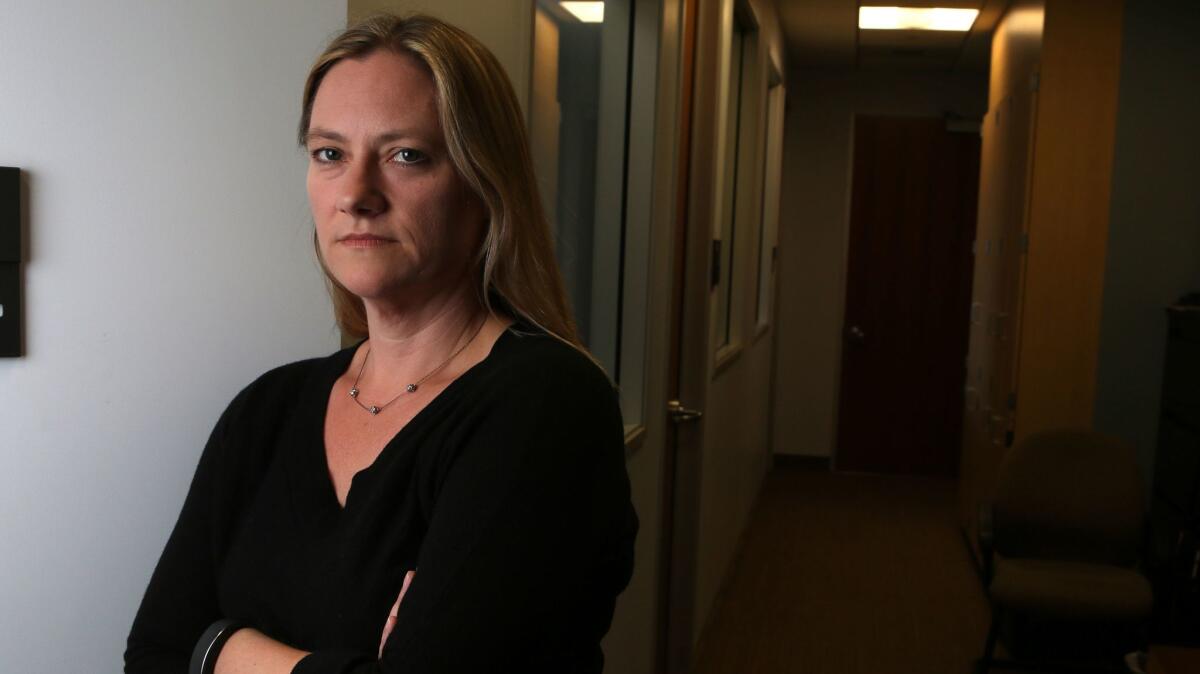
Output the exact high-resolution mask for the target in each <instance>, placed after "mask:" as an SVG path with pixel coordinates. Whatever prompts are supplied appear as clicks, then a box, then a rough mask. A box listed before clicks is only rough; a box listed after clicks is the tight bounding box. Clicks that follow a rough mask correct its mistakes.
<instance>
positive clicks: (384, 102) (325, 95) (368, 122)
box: [310, 50, 440, 133]
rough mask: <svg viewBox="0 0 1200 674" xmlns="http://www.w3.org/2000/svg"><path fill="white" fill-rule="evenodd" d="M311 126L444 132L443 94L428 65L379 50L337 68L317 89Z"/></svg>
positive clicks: (338, 64) (339, 130) (412, 57)
mask: <svg viewBox="0 0 1200 674" xmlns="http://www.w3.org/2000/svg"><path fill="white" fill-rule="evenodd" d="M310 126H311V127H321V128H330V129H333V130H337V131H338V132H339V133H348V132H351V131H353V130H354V129H351V128H340V129H339V128H338V127H363V126H365V127H371V128H373V127H388V128H406V129H407V128H412V129H420V128H426V129H429V130H432V129H431V127H432V128H438V129H440V126H439V120H438V114H437V90H436V88H435V87H434V84H433V77H432V76H431V75H430V74H429V70H428V69H427V68H426V67H425V65H424V64H423V63H421V62H420V61H418V60H417V59H416V57H414V56H411V55H408V54H399V53H396V52H393V51H387V50H379V51H375V52H372V53H371V54H368V55H367V56H365V57H362V58H355V59H343V60H341V61H338V62H337V63H335V64H334V65H333V66H332V67H331V68H330V69H329V72H327V73H326V74H325V77H324V78H323V79H322V80H321V85H320V86H319V87H318V88H317V93H316V96H315V97H314V99H313V107H312V119H311V124H310Z"/></svg>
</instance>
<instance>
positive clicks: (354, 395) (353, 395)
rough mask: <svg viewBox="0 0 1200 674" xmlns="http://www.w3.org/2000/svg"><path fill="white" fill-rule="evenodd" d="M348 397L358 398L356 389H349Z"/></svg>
mask: <svg viewBox="0 0 1200 674" xmlns="http://www.w3.org/2000/svg"><path fill="white" fill-rule="evenodd" d="M350 397H351V398H357V397H358V389H356V388H352V389H350Z"/></svg>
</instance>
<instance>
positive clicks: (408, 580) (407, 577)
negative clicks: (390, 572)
mask: <svg viewBox="0 0 1200 674" xmlns="http://www.w3.org/2000/svg"><path fill="white" fill-rule="evenodd" d="M415 575H417V570H416V569H413V570H412V571H409V572H408V573H406V574H404V583H403V584H401V585H400V596H399V597H396V603H395V604H392V610H391V611H390V612H388V618H387V622H385V623H384V624H383V636H382V637H380V638H379V657H380V659H382V658H383V645H384V644H385V643H387V638H388V635H389V634H391V633H392V629H393V628H394V627H396V614H397V613H399V612H400V602H402V601H404V593H405V592H408V586H409V585H411V584H412V579H413V576H415Z"/></svg>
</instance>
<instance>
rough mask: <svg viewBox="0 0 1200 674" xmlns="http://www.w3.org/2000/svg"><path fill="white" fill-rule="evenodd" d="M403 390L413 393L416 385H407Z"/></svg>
mask: <svg viewBox="0 0 1200 674" xmlns="http://www.w3.org/2000/svg"><path fill="white" fill-rule="evenodd" d="M404 390H405V391H408V392H409V393H413V392H415V391H416V390H417V385H416V384H409V385H408V386H405V387H404Z"/></svg>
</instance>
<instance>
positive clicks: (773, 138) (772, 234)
mask: <svg viewBox="0 0 1200 674" xmlns="http://www.w3.org/2000/svg"><path fill="white" fill-rule="evenodd" d="M766 142H767V145H766V152H765V153H763V154H764V158H763V203H762V211H761V212H762V220H761V221H760V222H759V227H758V231H759V234H758V237H759V238H758V241H759V246H758V308H757V310H756V311H755V322H756V324H757V325H758V326H760V327H761V326H765V325H768V324H769V323H770V322H771V302H772V296H773V291H774V286H775V242H776V240H777V236H778V235H777V231H778V229H779V182H780V173H781V167H782V163H783V86H782V85H779V84H776V85H774V86H772V87H771V89H770V90H769V91H768V92H767V134H766Z"/></svg>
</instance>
